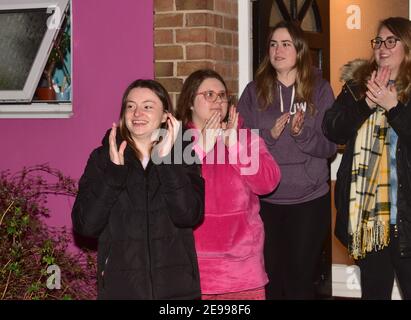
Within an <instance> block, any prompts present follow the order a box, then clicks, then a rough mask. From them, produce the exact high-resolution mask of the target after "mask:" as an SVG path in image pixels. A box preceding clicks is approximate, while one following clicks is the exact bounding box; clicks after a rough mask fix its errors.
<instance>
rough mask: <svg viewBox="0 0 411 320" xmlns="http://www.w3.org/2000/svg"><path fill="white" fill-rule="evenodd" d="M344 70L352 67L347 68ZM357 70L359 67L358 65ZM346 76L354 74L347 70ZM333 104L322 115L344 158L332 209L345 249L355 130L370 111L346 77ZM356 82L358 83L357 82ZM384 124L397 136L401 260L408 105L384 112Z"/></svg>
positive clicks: (410, 175) (409, 141)
mask: <svg viewBox="0 0 411 320" xmlns="http://www.w3.org/2000/svg"><path fill="white" fill-rule="evenodd" d="M348 67H354V69H355V66H350V65H348ZM359 67H361V65H360V66H359ZM350 74H356V70H351V71H350ZM345 80H347V83H346V84H345V85H344V87H343V90H342V92H341V93H340V95H339V96H338V97H337V99H336V101H335V102H334V105H333V106H332V108H331V109H329V110H328V111H327V112H326V113H325V116H324V120H323V131H324V135H325V136H326V137H327V138H329V139H330V140H331V141H333V142H335V143H337V144H345V149H344V155H343V158H342V160H341V164H340V167H339V169H338V173H337V181H336V186H335V206H336V209H337V218H336V225H335V235H336V237H337V238H338V239H339V240H340V241H341V242H342V243H343V244H344V245H345V246H347V244H348V242H349V241H350V239H349V235H348V219H349V201H350V198H349V197H350V183H351V168H352V161H353V153H354V145H355V139H356V137H357V131H358V129H359V128H360V127H361V125H362V124H363V123H364V121H365V120H366V119H368V117H369V116H370V115H371V114H372V113H373V112H374V111H373V110H371V109H370V108H369V107H368V105H367V103H366V102H365V99H364V92H363V88H360V86H358V85H355V84H354V83H353V82H352V81H350V80H349V78H347V77H346V78H345ZM357 83H358V81H357ZM386 116H387V120H388V124H389V125H390V126H391V127H392V128H393V129H394V130H395V132H396V134H397V135H398V142H397V151H396V155H397V157H396V158H397V175H398V194H397V210H398V212H397V226H398V237H399V246H400V255H401V257H411V102H408V104H406V105H405V104H403V103H401V102H399V103H398V105H397V106H396V107H395V108H392V109H391V110H390V111H389V112H388V113H386Z"/></svg>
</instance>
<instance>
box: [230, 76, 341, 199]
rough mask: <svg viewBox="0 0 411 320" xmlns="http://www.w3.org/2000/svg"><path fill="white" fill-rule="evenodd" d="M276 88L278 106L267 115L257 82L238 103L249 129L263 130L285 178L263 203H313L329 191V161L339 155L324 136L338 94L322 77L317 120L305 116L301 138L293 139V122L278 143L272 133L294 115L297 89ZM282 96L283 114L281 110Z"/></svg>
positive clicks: (316, 97)
mask: <svg viewBox="0 0 411 320" xmlns="http://www.w3.org/2000/svg"><path fill="white" fill-rule="evenodd" d="M276 86H277V88H276V90H277V91H276V95H275V99H274V102H273V103H272V104H271V105H270V106H269V107H268V108H267V109H266V110H265V111H261V110H260V104H259V103H258V101H257V94H256V85H255V82H254V81H253V82H251V83H249V84H248V85H247V87H246V88H245V89H244V92H243V94H242V95H241V98H240V100H239V103H238V111H239V113H240V114H241V116H242V117H243V118H244V121H245V125H246V126H247V127H249V128H251V129H259V131H260V135H261V137H262V138H263V139H264V141H265V143H266V145H267V148H268V150H269V151H270V153H271V155H272V156H273V157H274V159H275V160H276V161H277V163H278V165H279V166H280V169H281V176H282V178H281V181H280V184H279V186H278V188H277V189H276V190H275V191H274V192H273V193H271V194H269V195H266V196H265V197H264V198H263V200H264V201H267V202H270V203H275V204H297V203H303V202H307V201H311V200H314V199H316V198H319V197H321V196H323V195H324V194H326V193H327V192H328V190H329V185H328V180H329V167H328V161H327V159H328V158H330V157H332V156H333V155H334V154H335V152H336V145H335V144H334V143H332V142H330V141H329V140H328V139H327V138H326V137H325V136H324V135H323V132H322V129H321V123H322V120H323V117H324V113H325V111H326V110H327V109H329V108H330V107H331V106H332V104H333V102H334V94H333V92H332V89H331V87H330V84H329V83H328V82H327V81H326V80H324V79H322V78H321V76H320V75H319V73H318V77H317V79H316V83H315V87H314V92H313V103H314V106H315V108H316V113H315V114H314V115H313V116H312V115H310V114H309V113H308V112H307V113H306V114H305V120H304V126H303V130H302V132H301V134H300V135H298V136H292V135H291V133H290V124H291V121H290V123H289V124H287V125H286V127H285V129H284V131H283V132H282V134H281V135H280V137H279V138H278V139H274V138H273V137H272V136H271V132H270V130H271V128H272V127H273V126H274V124H275V121H276V120H277V119H278V118H279V117H280V116H281V115H282V114H283V113H285V112H289V111H290V107H291V98H292V95H293V93H292V92H293V86H289V87H286V86H285V85H283V84H282V83H281V82H279V81H278V82H277V85H276ZM280 92H281V97H282V101H283V103H282V105H283V112H282V111H281V107H280V106H281V103H280V102H281V98H280ZM291 109H292V108H291Z"/></svg>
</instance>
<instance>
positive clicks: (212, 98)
mask: <svg viewBox="0 0 411 320" xmlns="http://www.w3.org/2000/svg"><path fill="white" fill-rule="evenodd" d="M199 94H202V95H203V96H204V99H205V100H206V101H207V102H216V101H217V98H218V97H220V99H221V102H223V103H226V102H228V95H227V92H225V91H222V92H220V93H217V92H215V91H213V90H208V91H203V92H199V93H197V96H198V95H199Z"/></svg>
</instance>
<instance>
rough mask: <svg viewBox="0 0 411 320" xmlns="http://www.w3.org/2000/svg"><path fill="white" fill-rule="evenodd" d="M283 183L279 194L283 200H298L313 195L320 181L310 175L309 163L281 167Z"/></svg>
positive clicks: (281, 182)
mask: <svg viewBox="0 0 411 320" xmlns="http://www.w3.org/2000/svg"><path fill="white" fill-rule="evenodd" d="M280 169H281V176H282V178H281V181H280V186H279V189H278V193H280V194H281V198H282V199H298V198H302V197H304V196H306V195H309V194H310V193H312V192H313V191H314V190H315V188H316V185H317V181H318V179H313V178H312V177H311V176H309V175H308V173H307V171H308V169H307V162H303V163H293V164H290V165H287V164H286V165H281V167H280Z"/></svg>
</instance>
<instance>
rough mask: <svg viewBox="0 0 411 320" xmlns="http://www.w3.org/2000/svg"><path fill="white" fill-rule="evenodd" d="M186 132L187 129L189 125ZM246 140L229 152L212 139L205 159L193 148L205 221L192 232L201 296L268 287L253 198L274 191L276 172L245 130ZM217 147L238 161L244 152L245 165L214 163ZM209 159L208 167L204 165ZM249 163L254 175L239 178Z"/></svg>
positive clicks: (257, 207)
mask: <svg viewBox="0 0 411 320" xmlns="http://www.w3.org/2000/svg"><path fill="white" fill-rule="evenodd" d="M189 127H191V128H193V124H189ZM247 137H248V138H247V139H246V142H245V143H244V141H242V140H241V139H240V142H238V143H237V144H235V145H234V146H232V147H230V148H226V147H225V146H224V144H223V142H222V140H221V139H218V140H217V143H216V145H215V147H214V150H212V151H210V152H209V153H208V154H207V155H205V154H204V152H203V151H202V149H201V148H200V147H199V145H195V146H194V150H195V152H196V153H197V155H198V156H199V157H200V159H202V175H203V178H204V180H205V217H204V221H203V223H202V224H201V225H200V226H198V227H197V228H196V229H195V231H194V238H195V244H196V250H197V256H198V263H199V269H200V281H201V291H202V293H203V294H221V293H229V292H239V291H244V290H250V289H255V288H259V287H262V286H264V285H265V284H266V283H267V282H268V277H267V274H266V272H265V268H264V256H263V246H264V226H263V223H262V220H261V218H260V215H259V211H260V203H259V199H258V195H263V194H267V193H270V192H271V191H273V190H274V189H275V187H276V186H277V185H278V183H279V181H280V169H279V167H278V165H277V163H276V161H275V160H274V159H273V157H272V156H271V154H270V153H269V152H268V151H267V148H266V146H265V143H264V141H263V140H262V139H261V138H260V137H259V136H258V135H256V134H253V133H252V132H251V131H250V130H248V129H247ZM252 147H256V148H255V149H254V155H255V156H254V158H252V159H249V158H250V155H251V154H253V153H252V152H251V148H252ZM218 148H222V150H223V154H225V156H226V159H228V156H229V155H230V154H231V156H233V154H234V155H236V156H237V160H238V159H239V158H240V159H241V153H243V155H244V152H246V151H247V155H248V159H249V161H248V163H247V162H245V161H241V162H242V163H240V161H234V162H237V163H231V164H230V163H228V160H227V161H225V163H218V164H216V162H215V161H216V160H217V149H218ZM213 151H214V152H213ZM220 155H221V154H220ZM238 155H240V156H238ZM213 160H214V164H212V163H210V162H212V161H213ZM220 160H221V159H220ZM255 161H258V166H257V169H256V170H252V171H255V173H254V174H251V175H245V174H244V171H242V170H244V169H245V168H250V164H251V165H252V163H251V162H253V163H254V165H255V163H256V162H255ZM220 162H221V161H220ZM232 162H233V161H232ZM244 162H245V163H244ZM273 214H275V213H273Z"/></svg>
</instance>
